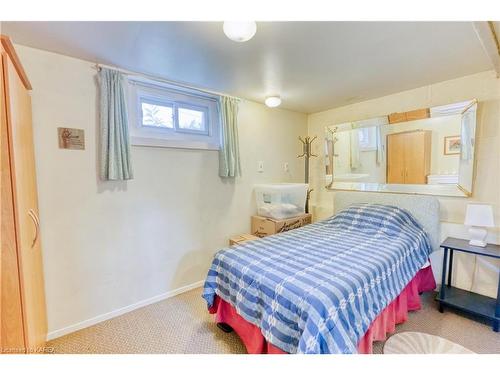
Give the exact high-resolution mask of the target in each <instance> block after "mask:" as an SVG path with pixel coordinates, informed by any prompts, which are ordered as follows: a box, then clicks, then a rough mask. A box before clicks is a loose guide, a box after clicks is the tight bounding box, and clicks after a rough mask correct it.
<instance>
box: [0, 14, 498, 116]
mask: <svg viewBox="0 0 500 375" xmlns="http://www.w3.org/2000/svg"><path fill="white" fill-rule="evenodd" d="M1 27H2V33H4V34H7V35H10V36H11V38H12V39H13V41H14V43H19V44H23V45H27V46H31V47H35V48H40V49H44V50H48V51H53V52H58V53H61V54H64V55H69V56H73V57H78V58H81V59H85V60H89V61H93V62H100V63H104V64H110V65H116V66H119V67H122V68H125V69H128V70H133V71H138V72H143V73H147V74H152V75H157V76H161V77H164V78H168V79H171V80H177V81H181V82H184V83H190V84H192V85H196V86H199V87H202V88H208V89H212V90H216V91H220V92H225V93H228V94H231V95H236V96H240V97H242V98H247V99H251V100H255V101H258V102H263V101H264V98H265V97H266V96H267V95H274V94H278V95H281V97H282V99H283V104H282V107H284V108H288V109H292V110H296V111H300V112H305V113H312V112H317V111H321V110H325V109H328V108H332V107H338V106H342V105H346V104H349V103H353V102H359V101H363V100H367V99H371V98H375V97H379V96H383V95H388V94H391V93H395V92H399V91H402V90H407V89H412V88H416V87H421V86H424V85H427V84H430V83H434V82H439V81H444V80H448V79H452V78H456V77H460V76H464V75H467V74H473V73H476V72H480V71H484V70H488V69H491V63H490V61H489V60H488V57H487V56H486V54H485V52H484V51H483V49H482V47H481V44H480V42H479V40H478V38H477V36H476V34H475V32H474V29H473V27H472V23H471V22H258V25H257V34H256V35H255V37H254V38H253V39H251V40H250V41H248V42H246V43H235V42H232V41H230V40H229V39H227V38H226V37H225V35H224V34H223V32H222V22H3V23H2V25H1Z"/></svg>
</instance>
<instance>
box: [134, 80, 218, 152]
mask: <svg viewBox="0 0 500 375" xmlns="http://www.w3.org/2000/svg"><path fill="white" fill-rule="evenodd" d="M129 93H130V109H131V116H130V135H131V141H132V145H137V146H158V147H178V148H197V149H209V150H218V149H219V147H220V140H219V113H218V107H217V97H216V96H212V95H208V94H206V93H203V92H198V91H195V90H190V89H185V88H183V87H177V86H173V85H166V84H165V85H164V84H162V83H152V82H150V81H143V80H140V81H139V80H133V79H131V80H130V81H129Z"/></svg>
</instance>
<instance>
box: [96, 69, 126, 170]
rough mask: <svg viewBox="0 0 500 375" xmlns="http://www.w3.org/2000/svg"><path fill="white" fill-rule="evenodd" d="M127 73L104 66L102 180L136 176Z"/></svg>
mask: <svg viewBox="0 0 500 375" xmlns="http://www.w3.org/2000/svg"><path fill="white" fill-rule="evenodd" d="M123 80H124V77H123V75H122V74H121V73H120V72H117V71H115V70H110V69H105V68H101V70H100V72H99V88H100V125H101V127H100V141H101V145H100V146H101V151H100V155H99V157H100V166H99V167H100V171H99V172H100V173H99V174H100V177H101V179H102V180H130V179H132V178H133V172H132V164H131V160H130V138H129V132H128V114H127V105H126V99H125V88H124V84H123Z"/></svg>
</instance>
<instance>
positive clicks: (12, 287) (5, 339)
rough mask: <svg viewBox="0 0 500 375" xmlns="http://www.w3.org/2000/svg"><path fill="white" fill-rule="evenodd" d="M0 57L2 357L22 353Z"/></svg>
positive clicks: (5, 110) (0, 327)
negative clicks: (7, 354) (6, 354)
mask: <svg viewBox="0 0 500 375" xmlns="http://www.w3.org/2000/svg"><path fill="white" fill-rule="evenodd" d="M6 58H7V55H6V54H5V53H3V51H2V55H1V59H0V61H1V63H0V64H1V69H0V76H1V77H0V78H1V90H0V91H1V104H0V112H1V123H0V124H1V129H0V149H1V154H0V161H1V176H0V181H1V182H0V190H1V219H0V220H1V238H0V245H1V251H0V348H1V349H2V353H19V352H23V351H24V350H25V343H24V327H23V325H24V324H23V313H22V305H21V286H20V277H19V267H18V252H17V240H16V229H15V223H14V201H13V193H12V176H11V168H10V152H9V133H8V128H7V98H6V91H5V90H6V85H5V78H6V75H5V73H6V72H5V70H4V67H5V62H6Z"/></svg>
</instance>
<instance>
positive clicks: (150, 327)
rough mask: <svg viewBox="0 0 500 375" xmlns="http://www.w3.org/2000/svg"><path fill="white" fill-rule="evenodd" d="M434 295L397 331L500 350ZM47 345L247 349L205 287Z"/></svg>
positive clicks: (89, 349)
mask: <svg viewBox="0 0 500 375" xmlns="http://www.w3.org/2000/svg"><path fill="white" fill-rule="evenodd" d="M434 296H435V294H434V293H426V294H424V295H422V302H423V307H422V309H421V310H419V311H416V312H411V313H410V314H409V319H408V321H407V322H406V323H404V324H400V325H398V326H397V330H396V333H398V332H405V331H417V332H424V333H429V334H433V335H437V336H441V337H444V338H446V339H448V340H451V341H453V342H455V343H457V344H460V345H462V346H464V347H466V348H468V349H470V350H472V351H474V352H476V353H496V354H500V333H495V332H493V330H492V329H491V326H490V325H486V324H484V323H480V322H477V321H474V320H470V319H468V318H467V317H465V316H461V315H458V314H457V313H455V312H452V311H447V310H445V312H444V313H443V314H441V313H439V312H438V311H437V305H436V302H435V301H434ZM47 346H49V347H51V348H53V351H54V353H60V354H62V353H73V354H76V353H78V354H89V353H95V354H97V353H99V354H125V353H131V354H134V353H141V354H146V353H172V354H173V353H176V354H179V353H190V354H211V353H212V354H216V353H222V354H231V353H246V350H245V347H244V346H243V344H242V343H241V341H240V339H239V337H238V336H237V335H236V334H235V333H234V332H233V333H224V332H222V331H221V330H220V329H218V328H217V326H216V325H215V323H214V320H213V318H212V316H211V315H210V314H208V312H207V309H206V304H205V302H204V300H203V299H202V298H201V288H199V289H195V290H192V291H190V292H187V293H183V294H180V295H178V296H176V297H173V298H170V299H167V300H164V301H161V302H158V303H155V304H152V305H149V306H146V307H143V308H140V309H138V310H134V311H132V312H129V313H127V314H124V315H121V316H119V317H116V318H113V319H110V320H107V321H105V322H102V323H99V324H96V325H94V326H92V327H89V328H85V329H82V330H80V331H77V332H74V333H71V334H69V335H67V336H64V337H60V338H58V339H55V340H52V341H50V342H49V343H48V344H47ZM383 346H384V343H383V342H377V343H374V353H377V354H380V353H382V351H383Z"/></svg>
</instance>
